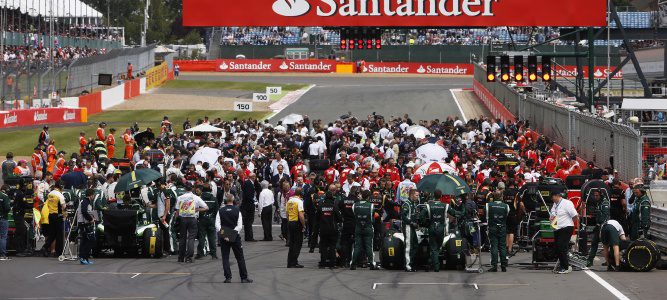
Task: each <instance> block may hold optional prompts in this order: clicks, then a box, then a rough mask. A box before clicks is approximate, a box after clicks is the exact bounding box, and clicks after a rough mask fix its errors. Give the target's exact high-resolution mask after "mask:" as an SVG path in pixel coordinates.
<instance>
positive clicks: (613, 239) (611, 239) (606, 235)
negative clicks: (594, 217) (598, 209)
mask: <svg viewBox="0 0 667 300" xmlns="http://www.w3.org/2000/svg"><path fill="white" fill-rule="evenodd" d="M600 241H601V242H602V245H605V246H618V245H619V244H620V243H621V238H620V237H619V236H618V230H616V227H614V226H613V225H610V224H606V225H604V227H602V229H601V230H600Z"/></svg>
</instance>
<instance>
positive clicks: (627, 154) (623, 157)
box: [475, 65, 642, 180]
mask: <svg viewBox="0 0 667 300" xmlns="http://www.w3.org/2000/svg"><path fill="white" fill-rule="evenodd" d="M475 81H476V82H475V92H476V93H477V95H478V96H480V98H481V97H486V98H489V96H488V95H489V94H490V95H492V97H495V100H497V103H498V104H500V105H502V106H504V107H505V108H507V110H508V111H509V112H510V113H511V114H512V115H514V116H515V117H517V118H518V119H520V120H528V121H529V122H530V127H531V128H532V129H534V130H536V131H537V132H539V133H540V134H543V135H545V136H547V137H549V138H550V139H551V140H552V141H554V142H555V143H557V144H559V145H560V146H561V147H563V148H568V149H570V148H574V149H575V153H576V154H577V156H579V157H581V158H582V159H584V160H586V161H593V162H594V163H595V164H596V165H597V166H599V167H602V168H613V169H616V170H618V172H619V175H620V177H621V179H623V180H631V179H633V178H637V177H642V167H641V164H642V152H641V150H642V146H641V145H642V139H641V136H640V134H639V132H638V131H637V130H635V129H633V128H631V127H628V126H626V125H622V124H617V123H612V122H610V121H608V120H605V119H602V118H598V117H596V116H592V115H586V114H582V113H579V112H578V111H575V110H573V109H572V108H570V107H568V106H564V105H560V104H556V103H555V102H550V101H547V100H538V99H537V98H535V97H532V96H529V95H527V94H523V93H519V92H517V91H516V90H514V89H513V88H511V87H508V86H507V85H505V84H503V83H499V82H487V81H486V70H485V69H484V68H483V67H482V66H480V65H475ZM487 92H488V93H487ZM487 106H488V105H487ZM492 111H493V110H492ZM496 117H500V116H498V115H497V116H496Z"/></svg>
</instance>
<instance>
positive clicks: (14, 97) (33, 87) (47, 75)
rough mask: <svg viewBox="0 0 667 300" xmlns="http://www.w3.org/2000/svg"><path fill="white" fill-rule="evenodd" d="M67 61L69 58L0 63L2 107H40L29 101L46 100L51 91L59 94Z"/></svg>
mask: <svg viewBox="0 0 667 300" xmlns="http://www.w3.org/2000/svg"><path fill="white" fill-rule="evenodd" d="M68 64H69V61H59V62H55V63H51V62H50V61H48V60H46V59H34V60H32V59H29V60H25V61H19V60H15V61H8V62H2V63H0V78H1V80H2V84H0V96H1V98H2V109H5V110H7V109H12V108H27V107H33V104H34V105H36V106H41V104H36V103H37V102H36V103H33V99H50V98H51V97H50V94H51V93H52V92H54V93H56V94H58V95H62V94H63V92H64V91H65V87H66V83H67V65H68ZM38 103H42V102H41V101H39V102H38Z"/></svg>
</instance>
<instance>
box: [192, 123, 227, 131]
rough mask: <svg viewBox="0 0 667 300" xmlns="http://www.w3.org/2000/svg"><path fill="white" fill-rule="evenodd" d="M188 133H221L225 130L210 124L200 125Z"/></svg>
mask: <svg viewBox="0 0 667 300" xmlns="http://www.w3.org/2000/svg"><path fill="white" fill-rule="evenodd" d="M186 131H188V132H221V131H224V129H222V128H218V127H215V126H213V125H209V124H200V125H197V126H195V127H192V128H190V129H188V130H186Z"/></svg>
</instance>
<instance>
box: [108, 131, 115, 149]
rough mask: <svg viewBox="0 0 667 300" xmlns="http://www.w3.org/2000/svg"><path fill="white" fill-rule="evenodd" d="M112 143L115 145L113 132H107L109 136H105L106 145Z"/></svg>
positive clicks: (111, 144)
mask: <svg viewBox="0 0 667 300" xmlns="http://www.w3.org/2000/svg"><path fill="white" fill-rule="evenodd" d="M114 145H116V138H115V137H114V136H113V134H111V133H109V136H108V137H107V147H109V146H114Z"/></svg>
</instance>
